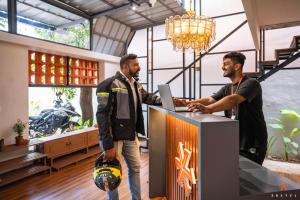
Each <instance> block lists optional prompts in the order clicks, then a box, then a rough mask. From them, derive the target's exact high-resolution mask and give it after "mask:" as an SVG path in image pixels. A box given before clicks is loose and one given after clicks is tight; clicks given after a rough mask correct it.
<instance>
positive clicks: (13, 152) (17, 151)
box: [0, 145, 29, 162]
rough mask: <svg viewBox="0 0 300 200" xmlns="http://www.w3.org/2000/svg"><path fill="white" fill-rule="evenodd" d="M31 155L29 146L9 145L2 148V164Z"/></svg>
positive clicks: (0, 154) (0, 155)
mask: <svg viewBox="0 0 300 200" xmlns="http://www.w3.org/2000/svg"><path fill="white" fill-rule="evenodd" d="M28 153H29V147H28V146H27V145H20V146H17V145H7V146H4V147H3V148H2V151H1V152H0V162H3V161H6V160H11V159H14V158H19V157H23V156H25V155H27V154H28Z"/></svg>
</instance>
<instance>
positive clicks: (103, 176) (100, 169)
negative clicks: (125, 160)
mask: <svg viewBox="0 0 300 200" xmlns="http://www.w3.org/2000/svg"><path fill="white" fill-rule="evenodd" d="M93 175H94V181H95V184H96V185H97V187H98V188H100V189H101V190H104V191H113V190H114V189H116V188H117V187H118V186H119V185H120V183H121V178H122V167H121V163H120V161H119V160H118V159H117V158H115V159H113V160H109V161H108V160H105V159H104V153H102V154H101V155H100V156H99V157H98V158H97V160H96V163H95V168H94V174H93Z"/></svg>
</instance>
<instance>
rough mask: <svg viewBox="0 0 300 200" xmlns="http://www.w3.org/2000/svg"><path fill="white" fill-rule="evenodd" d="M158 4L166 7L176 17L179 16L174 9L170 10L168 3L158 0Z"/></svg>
mask: <svg viewBox="0 0 300 200" xmlns="http://www.w3.org/2000/svg"><path fill="white" fill-rule="evenodd" d="M158 2H159V3H160V4H161V5H163V6H164V7H166V8H167V9H168V10H170V11H171V12H172V13H173V14H174V15H177V13H176V12H175V11H174V10H173V9H172V8H170V6H168V5H167V4H166V3H164V2H162V1H161V0H158Z"/></svg>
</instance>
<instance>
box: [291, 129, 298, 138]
mask: <svg viewBox="0 0 300 200" xmlns="http://www.w3.org/2000/svg"><path fill="white" fill-rule="evenodd" d="M298 133H300V129H299V128H294V129H293V130H292V132H291V133H290V136H291V137H295V136H296V135H297V134H298Z"/></svg>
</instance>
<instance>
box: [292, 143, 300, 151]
mask: <svg viewBox="0 0 300 200" xmlns="http://www.w3.org/2000/svg"><path fill="white" fill-rule="evenodd" d="M291 145H292V146H293V147H295V148H296V149H298V147H299V145H298V143H296V142H291Z"/></svg>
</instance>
